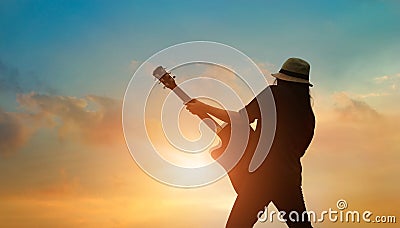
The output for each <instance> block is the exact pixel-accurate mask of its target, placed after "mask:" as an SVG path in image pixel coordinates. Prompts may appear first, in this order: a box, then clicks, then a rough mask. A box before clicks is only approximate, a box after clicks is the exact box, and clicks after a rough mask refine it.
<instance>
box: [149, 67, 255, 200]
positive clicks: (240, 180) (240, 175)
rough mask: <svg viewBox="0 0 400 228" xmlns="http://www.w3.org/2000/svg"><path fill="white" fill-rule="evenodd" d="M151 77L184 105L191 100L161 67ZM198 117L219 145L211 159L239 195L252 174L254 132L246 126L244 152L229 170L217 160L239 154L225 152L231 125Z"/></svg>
mask: <svg viewBox="0 0 400 228" xmlns="http://www.w3.org/2000/svg"><path fill="white" fill-rule="evenodd" d="M153 76H154V77H155V78H157V79H158V80H159V82H160V83H162V84H163V85H164V88H168V89H170V90H172V91H173V92H174V93H175V94H176V95H177V96H178V97H179V98H180V99H181V100H182V101H183V102H184V104H186V103H188V102H189V101H191V100H192V98H190V97H189V96H188V95H187V94H186V93H185V92H184V91H183V90H182V89H181V88H180V87H178V86H177V85H176V82H175V80H174V78H175V76H171V73H169V72H167V71H166V70H165V68H163V67H162V66H158V67H157V68H156V69H155V70H154V71H153ZM198 116H199V118H201V119H202V120H203V121H204V122H205V124H206V125H207V126H208V127H209V128H210V129H211V130H213V131H214V132H215V133H216V134H217V135H218V137H219V139H220V143H219V144H218V146H216V147H214V148H213V149H212V150H211V152H210V153H211V157H212V158H213V159H214V160H216V161H218V162H219V164H220V165H221V166H222V167H223V168H224V169H225V170H226V171H227V172H228V176H229V179H230V181H231V183H232V186H233V188H234V189H235V191H236V193H239V192H240V191H241V190H243V189H244V188H243V185H245V184H246V183H248V182H249V181H250V180H249V179H250V175H251V174H252V173H250V172H249V170H248V167H249V164H250V161H251V158H252V157H253V155H254V151H255V148H256V146H257V142H258V141H257V139H256V138H257V136H256V134H255V131H254V130H253V129H252V128H251V127H250V125H247V126H248V131H249V138H248V139H249V140H248V142H247V146H246V150H245V152H244V153H243V155H242V157H241V158H240V160H239V161H238V162H237V164H236V165H235V166H234V167H233V168H232V169H230V170H229V167H228V166H229V165H228V164H224V162H223V161H221V159H220V160H218V158H219V157H220V156H221V155H222V154H225V153H227V155H228V156H230V155H231V154H232V156H233V154H235V153H236V154H237V153H240V152H241V151H229V150H227V146H228V143H229V140H230V139H231V125H230V124H228V123H226V124H224V125H223V126H221V125H219V124H218V123H217V122H216V121H215V120H214V119H213V118H211V116H210V115H209V114H207V113H203V114H199V115H198Z"/></svg>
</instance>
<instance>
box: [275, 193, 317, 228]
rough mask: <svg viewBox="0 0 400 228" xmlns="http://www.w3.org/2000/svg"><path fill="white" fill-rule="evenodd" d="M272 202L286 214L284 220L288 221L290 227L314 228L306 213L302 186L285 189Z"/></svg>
mask: <svg viewBox="0 0 400 228" xmlns="http://www.w3.org/2000/svg"><path fill="white" fill-rule="evenodd" d="M272 202H273V203H274V204H275V206H276V207H277V209H278V210H279V211H285V212H286V215H285V216H284V219H286V224H287V225H288V227H290V228H312V226H311V222H310V221H309V217H308V215H307V212H306V206H305V204H304V199H303V192H302V189H301V186H294V187H285V188H284V189H282V190H281V191H280V193H279V194H278V195H277V196H276V197H274V199H273V200H272ZM292 211H293V212H292ZM291 212H292V214H290V213H291ZM297 215H298V216H297ZM297 218H298V219H299V220H297ZM296 220H297V221H296Z"/></svg>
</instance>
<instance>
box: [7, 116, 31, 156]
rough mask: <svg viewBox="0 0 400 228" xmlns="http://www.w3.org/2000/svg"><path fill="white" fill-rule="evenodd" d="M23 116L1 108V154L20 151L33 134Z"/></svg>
mask: <svg viewBox="0 0 400 228" xmlns="http://www.w3.org/2000/svg"><path fill="white" fill-rule="evenodd" d="M22 119H23V118H22V116H21V115H18V114H16V113H8V112H4V111H3V110H1V109H0V155H1V156H9V155H11V154H13V153H15V152H16V151H18V150H19V149H20V148H21V147H22V146H23V145H24V144H25V143H26V142H27V140H28V138H29V136H30V135H31V132H30V130H29V129H28V128H27V127H25V126H24V124H23V121H22Z"/></svg>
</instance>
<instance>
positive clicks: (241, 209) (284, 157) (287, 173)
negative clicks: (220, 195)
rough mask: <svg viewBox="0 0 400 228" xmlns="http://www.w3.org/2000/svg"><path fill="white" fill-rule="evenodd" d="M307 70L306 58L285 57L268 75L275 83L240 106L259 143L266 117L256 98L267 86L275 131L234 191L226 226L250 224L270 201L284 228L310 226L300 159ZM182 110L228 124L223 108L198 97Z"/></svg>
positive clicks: (309, 134)
mask: <svg viewBox="0 0 400 228" xmlns="http://www.w3.org/2000/svg"><path fill="white" fill-rule="evenodd" d="M309 72H310V65H309V64H308V63H307V62H306V61H304V60H302V59H299V58H289V59H288V60H286V62H285V63H284V64H283V65H282V67H281V69H280V71H279V72H278V73H276V74H272V76H274V77H275V78H276V85H271V86H269V87H267V88H266V89H264V90H263V91H262V92H261V93H260V94H258V95H257V97H256V98H254V99H253V100H252V101H251V102H250V103H249V104H248V105H246V107H245V109H246V111H247V115H248V119H249V124H250V123H252V122H253V121H254V120H255V119H257V120H258V121H257V127H256V131H255V132H256V135H255V136H256V137H258V142H259V143H263V142H265V141H266V139H262V138H259V137H260V126H261V124H260V123H261V121H268V120H262V119H261V114H260V107H259V104H258V102H257V98H260V97H262V96H267V90H268V89H270V90H271V92H272V95H273V97H274V101H275V107H276V117H277V118H276V131H275V137H274V139H273V143H272V146H271V148H270V149H269V153H268V156H267V158H266V159H265V160H264V161H263V163H262V164H261V166H260V167H259V168H258V169H257V170H256V171H255V172H253V173H252V174H251V176H250V178H251V180H249V181H246V184H245V185H243V186H242V188H243V189H241V190H240V193H238V195H237V198H236V201H235V203H234V205H233V208H232V210H231V213H230V215H229V218H228V221H227V224H226V227H239V228H246V227H253V225H254V224H255V223H256V222H257V220H258V217H257V216H258V213H259V212H260V211H264V207H266V206H268V205H269V203H270V202H273V203H274V205H275V206H276V207H277V209H278V210H279V211H284V212H285V214H284V215H283V216H282V218H283V219H284V220H285V221H286V224H287V225H288V226H289V227H290V228H293V227H294V228H299V227H307V228H309V227H312V226H311V222H310V221H309V217H308V215H307V213H306V207H305V203H304V199H303V193H302V187H301V172H302V166H301V162H300V159H301V157H302V156H303V155H304V153H305V151H306V150H307V148H308V146H309V144H310V142H311V140H312V138H313V135H314V128H315V117H314V113H313V110H312V107H311V102H310V98H311V97H310V91H309V87H311V86H312V84H311V83H310V82H309ZM186 108H187V109H188V110H189V111H190V112H191V113H193V114H196V115H198V114H200V113H204V112H206V113H208V114H210V115H213V116H215V117H217V118H219V119H221V120H223V121H226V122H228V123H229V115H228V111H227V110H224V109H220V108H216V107H213V106H210V105H207V104H205V103H202V102H200V101H198V100H192V101H190V102H189V103H188V104H187V106H186ZM295 212H296V213H295ZM297 215H298V216H297ZM282 218H281V219H282ZM277 219H278V218H275V219H274V220H277Z"/></svg>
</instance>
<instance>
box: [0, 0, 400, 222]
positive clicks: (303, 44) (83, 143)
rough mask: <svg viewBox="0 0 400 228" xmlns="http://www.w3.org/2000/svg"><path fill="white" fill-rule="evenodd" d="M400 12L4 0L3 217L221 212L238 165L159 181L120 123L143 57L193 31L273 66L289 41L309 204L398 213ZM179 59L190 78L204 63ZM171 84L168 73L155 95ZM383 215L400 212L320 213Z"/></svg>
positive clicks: (391, 4) (339, 6) (373, 3)
mask: <svg viewBox="0 0 400 228" xmlns="http://www.w3.org/2000/svg"><path fill="white" fill-rule="evenodd" d="M399 21H400V3H399V2H398V1H395V0H364V1H357V0H347V1H346V0H339V1H317V0H313V1H277V0H276V1H275V0H273V1H209V2H206V1H182V2H178V1H170V2H169V1H117V2H116V3H111V2H109V1H58V0H56V1H52V0H48V1H11V0H5V1H1V2H0V183H1V185H0V226H1V227H77V226H78V227H80V226H82V227H94V226H96V227H223V226H224V224H225V222H226V220H227V217H228V215H229V212H230V209H231V207H232V205H233V202H234V200H235V192H234V190H233V188H232V187H231V185H230V183H229V180H228V179H227V178H223V179H222V180H220V181H218V182H216V183H213V184H211V185H208V186H205V187H201V188H195V189H182V188H174V187H171V186H167V185H164V184H162V183H160V182H157V181H156V180H154V179H153V178H151V177H149V176H148V175H146V173H145V172H143V171H142V170H141V169H140V168H139V166H138V165H137V164H136V163H135V161H134V160H133V159H132V157H131V155H130V153H129V150H128V149H127V146H126V144H125V140H124V136H123V130H122V124H121V110H122V101H123V99H124V93H125V90H126V88H127V86H128V83H129V81H130V80H131V77H132V75H133V73H134V72H135V71H136V70H137V69H138V67H139V66H140V65H141V64H142V63H143V62H144V61H146V59H148V58H149V57H150V56H152V55H153V54H155V53H156V52H158V51H160V50H162V49H164V48H167V47H169V46H171V45H175V44H179V43H182V42H188V41H195V40H207V41H215V42H219V43H224V44H227V45H230V46H232V47H234V48H237V49H238V50H240V51H242V52H243V53H245V54H246V55H247V56H249V57H250V58H251V59H252V60H253V61H254V62H255V63H256V64H257V65H258V66H259V67H260V68H261V70H262V72H263V73H265V74H266V78H267V80H271V78H270V76H268V73H269V72H276V71H278V70H279V69H280V66H281V64H282V63H283V62H284V61H285V60H286V59H287V58H289V57H301V58H304V59H306V60H308V61H309V62H310V63H311V81H312V83H313V84H314V87H313V88H312V90H311V95H312V97H313V108H314V111H315V115H316V119H317V124H316V130H315V137H314V139H313V142H312V144H311V146H310V148H309V149H308V151H307V153H306V155H305V157H304V158H303V159H302V163H303V190H304V195H305V201H306V205H307V208H308V209H309V210H314V211H316V212H321V211H323V210H328V209H329V208H333V209H335V208H336V202H337V201H338V200H339V199H345V200H346V201H347V203H348V205H349V207H348V208H349V209H350V210H360V211H365V210H369V211H372V212H373V213H374V215H395V216H396V217H397V220H398V219H399V218H400V217H399V216H400V209H399V205H400V198H399V197H398V193H399V192H400V183H399V173H400V166H399V162H400V153H399V152H400V144H399V142H400V130H399V129H400V106H399V103H398V101H399V99H400V88H399V87H400V64H399V53H400V42H399V37H400V23H399ZM192 70H193V69H192ZM180 72H181V74H183V73H184V69H182V70H181V71H180ZM176 73H177V75H178V77H177V81H178V82H179V81H182V80H183V79H188V78H190V77H193V76H194V75H195V74H194V73H193V71H192V72H191V73H192V75H191V76H190V75H189V76H188V75H185V76H181V77H179V74H178V73H179V71H177V72H176ZM219 73H221V72H219V71H217V70H212V69H205V70H204V71H200V73H198V74H197V76H202V74H207V75H209V76H210V77H213V76H215V77H222V76H223V73H221V74H220V75H216V74H219ZM185 77H186V78H185ZM222 78H223V77H222ZM148 80H149V83H152V82H153V81H152V78H151V76H149V78H148ZM221 80H222V79H221ZM235 80H236V79H235ZM235 80H233V81H230V82H228V84H229V83H231V85H233V86H238V84H237V82H236V81H235ZM146 83H147V82H146ZM157 88H158V90H157ZM199 90H200V88H199ZM238 90H240V89H238ZM239 92H240V91H239ZM241 92H243V93H244V91H241ZM167 96H168V90H162V88H161V86H160V87H156V88H155V89H154V94H153V96H152V97H150V98H151V99H152V100H150V101H152V102H155V103H157V100H156V99H157V97H164V98H165V97H167ZM244 97H246V96H244ZM247 98H248V97H246V99H247ZM248 101H249V100H247V101H245V102H248ZM139 111H140V110H139ZM182 112H183V113H182V115H183V118H186V120H185V121H186V123H188V124H189V123H191V122H192V121H193V120H196V119H195V118H194V117H191V116H190V115H189V114H188V113H185V111H182ZM194 123H195V124H194V125H193V126H196V124H198V122H194ZM157 124H158V125H157ZM187 126H189V127H187V128H186V133H187V134H189V136H188V137H189V138H190V137H191V136H193V137H194V136H196V134H195V133H197V129H196V131H195V130H193V131H190V126H191V125H187ZM159 127H160V126H159V122H157V120H155V122H154V125H153V126H152V128H151V129H153V131H152V134H154V135H153V138H154V137H155V138H156V139H155V140H156V141H157V143H158V144H159V145H160V146H161V147H163V149H162V150H164V153H166V154H169V155H171V156H172V157H173V156H174V154H178V153H180V152H179V151H178V150H176V149H173V148H170V146H169V145H167V143H166V141H165V140H163V139H161V138H157V133H160V132H161V131H160V130H159ZM196 127H197V126H196ZM190 134H192V135H190ZM138 141H139V139H138ZM271 208H272V206H271ZM373 225H375V226H377V227H380V226H382V227H396V225H395V224H386V225H384V224H341V223H331V222H328V221H327V222H324V223H319V224H315V227H322V228H325V227H326V228H333V227H372V226H373ZM255 227H285V226H284V224H279V223H275V224H268V223H265V224H257V225H256V226H255Z"/></svg>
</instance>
